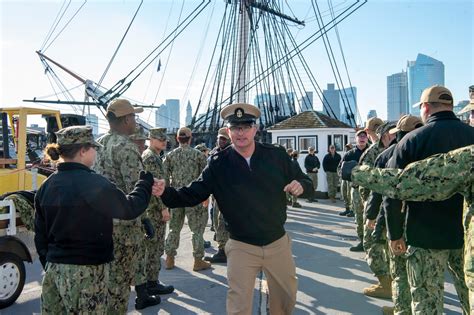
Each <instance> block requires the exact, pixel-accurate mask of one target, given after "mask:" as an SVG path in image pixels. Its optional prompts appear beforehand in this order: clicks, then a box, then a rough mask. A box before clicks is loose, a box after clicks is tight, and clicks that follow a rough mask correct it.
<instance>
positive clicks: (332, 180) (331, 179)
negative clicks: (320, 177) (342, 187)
mask: <svg viewBox="0 0 474 315" xmlns="http://www.w3.org/2000/svg"><path fill="white" fill-rule="evenodd" d="M326 179H327V181H328V195H329V198H336V191H337V184H338V183H339V176H337V173H335V172H326Z"/></svg>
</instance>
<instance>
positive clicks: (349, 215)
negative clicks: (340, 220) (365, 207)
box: [346, 210, 355, 218]
mask: <svg viewBox="0 0 474 315" xmlns="http://www.w3.org/2000/svg"><path fill="white" fill-rule="evenodd" d="M354 216H355V214H354V211H352V210H351V211H349V213H348V214H347V215H346V217H349V218H353V217H354Z"/></svg>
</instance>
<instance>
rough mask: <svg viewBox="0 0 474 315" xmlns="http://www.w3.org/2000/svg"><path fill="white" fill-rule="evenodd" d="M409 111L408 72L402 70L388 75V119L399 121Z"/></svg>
mask: <svg viewBox="0 0 474 315" xmlns="http://www.w3.org/2000/svg"><path fill="white" fill-rule="evenodd" d="M409 112H410V109H409V108H408V79H407V73H406V72H405V71H402V72H400V73H395V74H392V75H389V76H388V77H387V119H388V120H389V121H397V120H398V119H399V118H400V117H401V116H402V115H405V114H408V113H409Z"/></svg>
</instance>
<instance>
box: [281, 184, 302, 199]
mask: <svg viewBox="0 0 474 315" xmlns="http://www.w3.org/2000/svg"><path fill="white" fill-rule="evenodd" d="M283 191H284V192H287V193H289V194H292V195H293V196H295V197H298V196H299V195H301V194H302V193H303V192H304V189H303V186H301V184H300V183H299V182H298V181H297V180H292V181H291V183H289V184H288V185H286V186H285V188H283Z"/></svg>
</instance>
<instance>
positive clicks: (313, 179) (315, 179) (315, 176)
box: [306, 173, 318, 191]
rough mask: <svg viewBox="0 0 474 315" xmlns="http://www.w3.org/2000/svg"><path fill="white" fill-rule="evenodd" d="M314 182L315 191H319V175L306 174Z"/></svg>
mask: <svg viewBox="0 0 474 315" xmlns="http://www.w3.org/2000/svg"><path fill="white" fill-rule="evenodd" d="M306 175H308V177H309V178H310V179H311V181H312V182H313V188H314V191H317V190H318V173H306Z"/></svg>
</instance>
